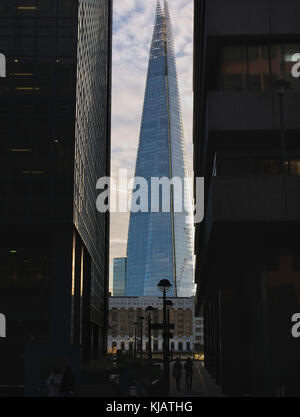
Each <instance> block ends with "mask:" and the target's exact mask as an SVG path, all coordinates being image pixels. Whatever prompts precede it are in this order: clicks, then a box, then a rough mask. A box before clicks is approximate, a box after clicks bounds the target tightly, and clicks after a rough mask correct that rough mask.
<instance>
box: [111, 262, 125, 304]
mask: <svg viewBox="0 0 300 417" xmlns="http://www.w3.org/2000/svg"><path fill="white" fill-rule="evenodd" d="M126 263H127V258H115V259H114V270H113V277H114V281H113V295H114V297H123V296H124V295H125V288H126V287H125V285H126V284H125V282H126Z"/></svg>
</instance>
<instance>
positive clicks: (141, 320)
mask: <svg viewBox="0 0 300 417" xmlns="http://www.w3.org/2000/svg"><path fill="white" fill-rule="evenodd" d="M143 320H144V317H140V323H141V349H140V353H141V359H143Z"/></svg>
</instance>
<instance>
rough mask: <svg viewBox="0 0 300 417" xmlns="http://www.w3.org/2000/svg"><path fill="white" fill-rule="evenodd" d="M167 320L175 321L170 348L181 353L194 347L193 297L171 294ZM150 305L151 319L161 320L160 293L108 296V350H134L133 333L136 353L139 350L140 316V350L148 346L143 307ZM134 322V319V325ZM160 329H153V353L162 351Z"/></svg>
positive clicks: (145, 316)
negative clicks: (176, 296)
mask: <svg viewBox="0 0 300 417" xmlns="http://www.w3.org/2000/svg"><path fill="white" fill-rule="evenodd" d="M170 300H171V301H172V303H173V305H172V307H169V322H170V323H174V329H171V330H170V332H171V334H172V335H173V337H172V338H171V339H170V345H169V346H170V351H173V352H178V353H181V352H182V353H183V352H187V353H189V352H191V353H192V352H193V351H194V297H178V298H170ZM148 306H152V307H153V308H154V310H153V311H152V313H151V318H152V323H163V300H162V297H160V298H159V297H110V298H109V334H108V345H107V350H108V352H109V353H111V352H113V351H115V350H122V351H131V352H133V351H134V345H135V333H136V346H137V353H139V352H140V346H141V345H140V343H141V320H140V317H144V320H142V323H143V325H142V334H143V352H144V353H145V354H146V352H147V349H148V319H147V317H148V315H147V314H148V313H147V312H146V311H145V309H146V308H147V307H148ZM134 323H137V325H136V326H135V325H134ZM162 346H163V339H162V330H152V338H151V348H152V352H153V353H158V352H162Z"/></svg>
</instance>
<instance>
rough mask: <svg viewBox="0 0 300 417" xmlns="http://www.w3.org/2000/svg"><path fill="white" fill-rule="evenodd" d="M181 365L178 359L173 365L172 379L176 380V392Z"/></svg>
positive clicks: (178, 387)
mask: <svg viewBox="0 0 300 417" xmlns="http://www.w3.org/2000/svg"><path fill="white" fill-rule="evenodd" d="M181 371H182V365H181V362H180V360H179V358H176V362H175V363H174V365H173V377H174V378H175V379H176V388H177V391H180V380H181Z"/></svg>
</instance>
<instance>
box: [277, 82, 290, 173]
mask: <svg viewBox="0 0 300 417" xmlns="http://www.w3.org/2000/svg"><path fill="white" fill-rule="evenodd" d="M289 86H290V83H289V82H288V81H286V80H283V79H282V78H281V79H279V80H277V81H275V82H274V83H273V88H274V89H275V91H276V92H277V94H278V96H279V111H280V148H281V154H280V159H281V173H282V175H285V162H286V149H285V132H284V115H283V96H284V94H285V92H286V89H287V88H288V87H289ZM289 166H290V164H289V162H288V172H289Z"/></svg>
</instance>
